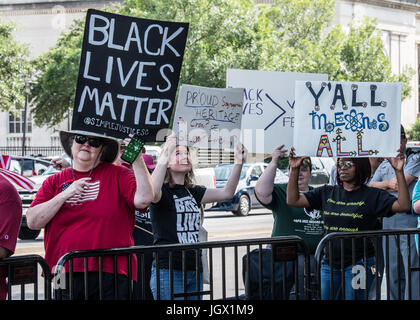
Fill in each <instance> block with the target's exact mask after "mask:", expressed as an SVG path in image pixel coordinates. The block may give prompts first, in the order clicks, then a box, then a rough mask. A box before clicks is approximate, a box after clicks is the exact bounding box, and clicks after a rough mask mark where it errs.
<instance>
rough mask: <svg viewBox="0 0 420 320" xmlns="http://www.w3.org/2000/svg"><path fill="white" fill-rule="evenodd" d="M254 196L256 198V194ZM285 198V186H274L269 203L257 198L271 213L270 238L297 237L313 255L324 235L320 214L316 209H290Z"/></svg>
mask: <svg viewBox="0 0 420 320" xmlns="http://www.w3.org/2000/svg"><path fill="white" fill-rule="evenodd" d="M310 189H312V187H310ZM255 196H256V197H257V194H256V193H255ZM286 196H287V184H275V185H274V188H273V193H272V200H271V203H269V204H264V203H262V202H261V201H260V200H259V199H258V197H257V200H258V201H260V203H261V204H262V205H263V206H264V207H266V208H267V209H270V210H271V211H273V218H274V224H273V230H272V232H271V236H272V237H277V236H291V235H296V236H299V237H301V238H302V240H303V241H304V242H305V243H306V245H307V246H308V249H309V252H310V253H311V254H313V253H315V250H316V247H317V246H318V243H319V241H321V239H322V237H323V235H324V228H323V221H322V212H321V211H320V210H317V209H314V210H307V209H306V208H295V207H291V206H289V205H287V202H286Z"/></svg>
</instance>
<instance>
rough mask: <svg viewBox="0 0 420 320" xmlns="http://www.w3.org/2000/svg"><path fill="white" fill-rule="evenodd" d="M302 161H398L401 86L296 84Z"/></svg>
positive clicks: (296, 144) (297, 144) (296, 131)
mask: <svg viewBox="0 0 420 320" xmlns="http://www.w3.org/2000/svg"><path fill="white" fill-rule="evenodd" d="M295 89H296V90H295V96H296V103H295V128H294V135H293V145H294V147H295V149H296V154H297V155H298V156H303V155H306V156H314V157H394V156H395V155H396V154H397V150H398V149H399V147H400V123H401V83H385V82H327V81H296V88H295Z"/></svg>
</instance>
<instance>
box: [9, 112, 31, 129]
mask: <svg viewBox="0 0 420 320" xmlns="http://www.w3.org/2000/svg"><path fill="white" fill-rule="evenodd" d="M23 113H24V110H20V114H19V115H15V114H13V113H9V133H23ZM26 133H32V115H31V113H30V112H28V113H27V115H26Z"/></svg>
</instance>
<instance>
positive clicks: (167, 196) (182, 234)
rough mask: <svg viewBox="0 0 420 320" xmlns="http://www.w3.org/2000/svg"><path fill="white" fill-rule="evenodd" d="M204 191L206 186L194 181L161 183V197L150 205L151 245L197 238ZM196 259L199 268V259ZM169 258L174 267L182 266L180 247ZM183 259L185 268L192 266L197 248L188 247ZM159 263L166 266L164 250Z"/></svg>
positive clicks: (185, 241)
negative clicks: (189, 184) (172, 184)
mask: <svg viewBox="0 0 420 320" xmlns="http://www.w3.org/2000/svg"><path fill="white" fill-rule="evenodd" d="M205 192H206V188H205V187H203V186H197V185H191V186H189V187H188V188H186V187H185V186H183V185H175V186H173V187H170V186H169V184H164V185H163V186H162V197H161V199H160V200H159V202H158V203H152V204H151V205H150V207H149V208H150V218H151V221H152V229H153V236H154V241H153V244H154V245H163V244H174V243H184V244H185V243H198V242H199V237H198V234H199V230H200V206H201V199H202V198H203V196H204V193H205ZM199 252H200V251H199ZM198 260H199V263H200V268H201V259H198ZM172 261H173V268H174V269H179V270H180V269H182V254H181V253H180V252H179V251H177V252H174V253H173V255H172ZM185 261H186V263H187V264H186V266H187V269H190V270H195V267H196V263H195V262H196V251H191V250H190V251H187V252H186V259H185ZM159 267H160V268H165V267H166V268H167V267H168V254H167V253H166V254H165V253H163V252H162V253H161V252H160V253H159Z"/></svg>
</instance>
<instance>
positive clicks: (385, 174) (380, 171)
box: [371, 153, 420, 198]
mask: <svg viewBox="0 0 420 320" xmlns="http://www.w3.org/2000/svg"><path fill="white" fill-rule="evenodd" d="M403 169H404V173H407V174H410V175H412V176H413V177H415V179H414V180H413V181H412V182H411V183H410V184H409V185H408V191H409V192H410V198H411V197H412V195H413V189H414V186H415V185H416V182H417V179H418V176H420V153H412V154H410V155H409V156H408V157H406V159H405V163H404V168H403ZM393 178H395V170H394V169H393V168H392V166H391V164H390V163H389V161H387V160H384V161H382V163H381V164H380V165H379V167H378V168H377V169H376V171H375V174H374V175H373V178H372V180H371V181H372V182H380V181H386V180H390V179H393ZM390 193H391V194H393V195H394V196H396V197H397V196H398V192H390Z"/></svg>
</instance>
